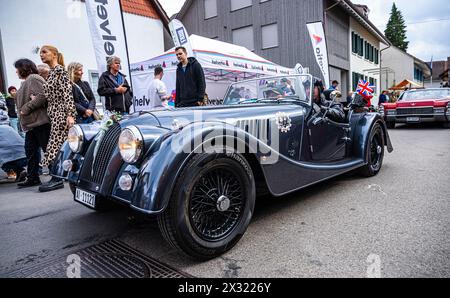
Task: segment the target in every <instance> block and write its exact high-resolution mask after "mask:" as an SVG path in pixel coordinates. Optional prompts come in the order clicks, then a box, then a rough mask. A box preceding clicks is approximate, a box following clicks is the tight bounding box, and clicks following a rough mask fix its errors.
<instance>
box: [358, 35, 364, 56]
mask: <svg viewBox="0 0 450 298" xmlns="http://www.w3.org/2000/svg"><path fill="white" fill-rule="evenodd" d="M358 38H359V49H358V55H359V56H361V57H362V56H363V55H364V39H363V38H361V37H359V36H358Z"/></svg>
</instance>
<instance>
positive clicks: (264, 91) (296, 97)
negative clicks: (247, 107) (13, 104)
mask: <svg viewBox="0 0 450 298" xmlns="http://www.w3.org/2000/svg"><path fill="white" fill-rule="evenodd" d="M310 98H311V76H310V75H292V76H277V77H264V78H258V79H254V80H249V81H244V82H239V83H235V84H232V85H231V86H230V87H229V88H228V90H227V93H226V94H225V97H224V104H225V105H237V104H252V103H272V102H274V101H275V102H278V103H283V102H289V103H291V102H305V103H309V99H310Z"/></svg>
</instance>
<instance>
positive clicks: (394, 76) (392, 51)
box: [381, 46, 431, 90]
mask: <svg viewBox="0 0 450 298" xmlns="http://www.w3.org/2000/svg"><path fill="white" fill-rule="evenodd" d="M430 75H431V70H430V68H429V66H428V65H427V64H426V63H425V62H423V61H421V60H420V59H418V58H416V57H414V56H412V55H410V54H408V53H406V52H404V51H402V50H401V49H399V48H397V47H395V46H391V47H389V48H386V50H384V51H383V55H382V56H381V88H382V89H383V90H385V89H389V88H391V87H393V86H395V85H397V84H398V83H400V82H401V81H403V80H409V81H411V82H414V83H416V84H417V85H420V86H424V85H425V80H426V78H429V77H430Z"/></svg>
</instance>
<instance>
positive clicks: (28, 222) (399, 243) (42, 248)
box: [0, 125, 450, 277]
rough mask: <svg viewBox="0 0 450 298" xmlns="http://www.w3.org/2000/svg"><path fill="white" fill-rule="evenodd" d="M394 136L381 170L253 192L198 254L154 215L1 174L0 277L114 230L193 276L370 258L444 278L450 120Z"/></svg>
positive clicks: (299, 272)
mask: <svg viewBox="0 0 450 298" xmlns="http://www.w3.org/2000/svg"><path fill="white" fill-rule="evenodd" d="M390 135H391V139H392V142H393V145H394V148H395V151H394V152H393V153H392V154H387V155H386V156H385V160H384V164H383V169H382V171H381V172H380V174H379V175H378V176H376V177H373V178H369V179H367V178H361V177H359V176H357V175H354V174H349V175H345V176H342V177H338V178H335V179H333V180H330V181H326V182H324V183H321V184H319V185H316V186H313V187H310V188H308V189H305V190H301V191H299V192H296V193H294V194H291V195H288V196H285V197H282V198H264V199H261V200H258V201H257V204H256V210H255V215H254V218H253V220H252V222H251V224H250V226H249V228H248V230H247V232H246V234H245V235H244V237H243V238H242V239H241V240H240V242H239V243H238V244H237V245H236V246H235V247H234V248H233V249H232V250H231V251H230V252H228V253H226V254H225V255H223V256H222V257H219V258H216V259H214V260H211V261H208V262H203V263H198V262H194V261H192V260H189V259H187V258H186V257H185V256H184V255H182V254H180V253H178V252H177V251H175V250H173V249H172V248H170V247H169V246H168V245H167V244H166V243H165V242H164V240H163V238H162V236H161V235H160V233H159V230H158V227H157V225H156V223H155V221H154V219H153V218H145V217H144V216H141V215H139V214H136V213H135V212H133V211H131V210H129V209H127V208H117V209H114V210H111V211H109V212H105V213H96V212H94V211H91V210H89V209H87V208H85V207H83V206H81V205H79V204H77V203H75V202H74V201H73V199H72V196H71V193H70V190H69V188H68V187H67V186H66V187H65V188H64V189H62V190H58V191H55V192H51V193H46V194H42V193H39V192H37V189H26V190H18V189H17V188H16V187H15V185H14V184H9V183H1V184H0V276H1V273H2V272H8V271H11V270H17V269H20V268H26V267H27V266H32V265H35V264H39V263H40V262H43V261H45V260H48V259H51V258H52V257H56V256H65V255H68V254H70V252H72V251H74V250H76V249H81V248H84V247H87V246H89V245H92V244H95V243H99V242H101V241H104V240H108V239H120V240H122V241H123V242H125V243H127V244H128V245H130V246H132V247H134V248H136V249H138V250H140V251H142V252H144V253H146V254H147V255H149V256H151V257H154V258H157V259H158V260H160V261H162V262H164V263H167V264H169V265H172V266H173V267H175V268H177V269H180V270H182V271H184V272H187V273H189V274H191V275H194V276H198V277H367V272H368V269H369V268H373V267H372V265H373V262H374V260H377V261H379V262H380V266H381V267H380V270H381V271H380V274H381V277H450V216H449V214H450V184H449V181H450V129H442V128H440V127H439V126H435V125H422V126H417V127H409V126H408V127H407V126H400V127H398V128H397V129H395V130H390ZM45 179H48V177H46V178H45ZM369 271H370V270H369ZM371 272H372V271H371Z"/></svg>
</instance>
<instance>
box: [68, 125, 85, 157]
mask: <svg viewBox="0 0 450 298" xmlns="http://www.w3.org/2000/svg"><path fill="white" fill-rule="evenodd" d="M67 142H68V143H69V147H70V149H71V150H72V152H74V153H80V151H81V149H82V148H83V142H84V133H83V130H82V129H81V127H80V126H79V125H74V126H72V127H71V128H70V129H69V135H68V136H67Z"/></svg>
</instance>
